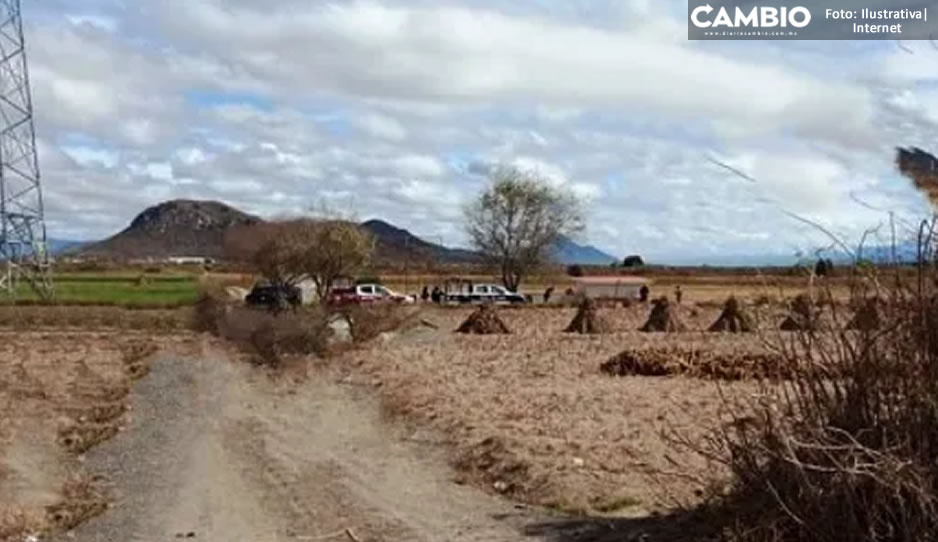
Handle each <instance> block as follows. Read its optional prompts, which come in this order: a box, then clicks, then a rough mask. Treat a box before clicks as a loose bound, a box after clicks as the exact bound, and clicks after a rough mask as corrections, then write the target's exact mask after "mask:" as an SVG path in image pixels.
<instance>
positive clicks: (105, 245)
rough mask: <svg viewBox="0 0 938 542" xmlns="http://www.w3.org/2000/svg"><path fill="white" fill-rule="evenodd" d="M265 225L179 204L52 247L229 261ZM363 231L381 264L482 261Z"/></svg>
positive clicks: (591, 252) (569, 255) (564, 247)
mask: <svg viewBox="0 0 938 542" xmlns="http://www.w3.org/2000/svg"><path fill="white" fill-rule="evenodd" d="M259 222H263V220H262V219H261V218H259V217H257V216H254V215H250V214H247V213H244V212H242V211H240V210H238V209H235V208H234V207H231V206H229V205H227V204H225V203H222V202H219V201H200V200H184V199H177V200H170V201H165V202H163V203H160V204H158V205H154V206H152V207H148V208H147V209H145V210H144V211H143V212H141V213H140V214H139V215H137V216H136V218H134V219H133V220H132V221H131V223H130V224H129V225H128V226H127V227H126V228H124V230H123V231H121V232H120V233H117V234H116V235H114V236H112V237H110V238H108V239H105V240H103V241H98V242H93V243H86V244H80V243H74V242H71V241H54V240H50V241H49V244H50V249H51V250H52V251H53V252H54V253H62V252H63V251H66V252H68V253H75V252H78V253H79V254H81V255H82V256H85V257H101V258H115V259H141V258H167V257H169V256H204V257H210V258H223V257H224V239H225V235H226V233H227V232H228V230H230V229H231V228H234V227H238V226H245V225H251V224H257V223H259ZM361 227H362V228H363V229H365V230H366V231H368V232H369V233H371V234H372V235H373V236H374V237H375V240H376V245H377V247H376V254H375V256H376V259H377V261H379V262H381V263H403V262H412V263H418V262H435V263H443V264H467V263H479V262H481V261H482V257H481V255H479V254H478V253H477V252H474V251H471V250H466V249H460V248H449V247H445V246H443V245H439V244H435V243H430V242H428V241H425V240H423V239H421V238H420V237H417V236H416V235H414V234H413V233H411V232H409V231H407V230H406V229H403V228H399V227H397V226H395V225H393V224H390V223H388V222H385V221H383V220H378V219H372V220H368V221H366V222H363V223H362V224H361ZM555 260H556V261H557V262H558V263H561V264H573V263H580V264H600V265H606V264H609V263H612V262H614V261H616V260H617V258H615V257H614V256H610V255H609V254H606V253H604V252H602V251H601V250H599V249H597V248H595V247H592V246H589V245H581V244H578V243H576V242H574V241H573V240H572V239H568V238H562V239H561V240H560V241H559V242H558V243H557V246H556V249H555Z"/></svg>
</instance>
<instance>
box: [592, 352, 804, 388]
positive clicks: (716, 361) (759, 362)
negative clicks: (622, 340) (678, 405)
mask: <svg viewBox="0 0 938 542" xmlns="http://www.w3.org/2000/svg"><path fill="white" fill-rule="evenodd" d="M600 370H601V371H602V372H604V373H606V374H609V375H612V376H669V375H684V376H689V377H693V378H705V379H713V380H756V379H773V380H775V379H790V378H792V377H793V376H794V374H795V373H796V372H797V367H795V366H792V365H789V364H786V363H785V359H784V358H783V357H781V356H778V355H775V354H772V353H769V352H743V351H733V352H721V351H716V350H708V349H686V348H681V347H674V346H671V347H657V348H647V349H642V350H636V349H629V350H625V351H623V352H620V353H619V354H616V355H615V356H613V357H612V358H610V359H609V360H607V361H606V362H604V363H603V364H602V365H600Z"/></svg>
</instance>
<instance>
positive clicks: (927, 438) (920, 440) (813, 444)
mask: <svg viewBox="0 0 938 542" xmlns="http://www.w3.org/2000/svg"><path fill="white" fill-rule="evenodd" d="M921 269H922V270H921V276H920V277H919V278H920V280H919V281H917V283H916V284H915V286H914V289H912V288H909V289H907V288H905V287H903V286H901V281H899V280H896V281H894V282H893V281H885V282H887V283H888V284H889V285H888V286H885V287H884V286H883V285H881V284H879V283H878V282H877V281H875V277H874V278H873V279H872V280H871V279H869V278H867V277H859V276H857V277H856V278H855V279H854V280H855V282H856V284H855V287H854V288H853V290H852V291H853V296H854V300H853V301H854V303H853V305H854V306H861V305H863V303H864V302H865V301H866V300H868V299H874V298H877V297H879V298H882V299H883V301H881V302H879V307H878V308H879V316H880V326H879V329H876V330H857V331H849V330H845V329H844V327H845V326H844V325H843V324H844V323H845V321H844V320H845V318H844V316H845V315H841V314H839V313H838V312H837V311H838V309H837V307H836V305H834V304H828V305H826V307H825V310H826V311H827V312H829V315H828V316H829V318H827V319H825V322H829V323H826V324H824V325H822V326H818V327H816V328H812V329H805V330H802V331H798V332H796V333H794V334H793V336H792V337H791V338H790V339H785V340H783V339H778V340H777V341H776V343H777V344H775V346H776V347H777V348H778V350H779V352H780V354H781V355H782V356H784V358H785V359H786V363H787V364H788V365H789V366H791V367H793V368H798V367H800V368H801V369H798V370H795V371H794V372H793V379H792V380H791V381H787V382H782V383H774V384H772V383H768V382H766V383H764V384H763V386H762V390H761V392H762V393H761V394H760V395H759V398H758V399H757V400H755V401H752V402H747V403H745V404H735V405H731V406H733V407H735V408H734V413H733V414H734V415H733V417H734V418H735V419H734V420H733V423H731V424H728V425H727V426H725V427H724V428H722V429H720V430H718V431H714V432H713V433H712V434H711V435H710V437H709V438H708V439H707V440H706V444H705V445H704V446H702V447H700V448H698V451H700V452H702V453H703V454H704V455H705V456H706V457H708V458H710V459H713V460H717V461H719V462H722V463H723V464H724V466H725V467H727V469H728V471H729V472H730V473H731V475H732V476H731V481H730V483H729V486H728V487H723V488H721V489H720V491H719V492H717V493H715V495H716V501H715V503H714V504H715V506H714V508H712V510H715V511H717V512H720V513H719V514H718V516H717V517H720V518H723V519H725V520H726V523H724V524H723V525H724V527H725V538H729V539H732V540H739V541H744V542H749V541H753V542H762V541H781V542H784V541H799V542H800V541H814V540H818V541H820V540H824V541H844V542H846V541H851V542H854V541H856V542H866V541H868V542H874V541H876V542H879V541H890V542H906V541H908V542H911V541H913V540H916V541H917V540H938V462H936V461H935V456H936V453H938V286H936V282H935V280H934V279H936V278H938V272H936V271H935V270H930V268H929V267H927V266H924V265H923V266H922V267H921Z"/></svg>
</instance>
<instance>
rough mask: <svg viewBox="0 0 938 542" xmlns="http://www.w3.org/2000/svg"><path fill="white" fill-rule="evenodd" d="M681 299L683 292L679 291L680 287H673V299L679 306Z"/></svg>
mask: <svg viewBox="0 0 938 542" xmlns="http://www.w3.org/2000/svg"><path fill="white" fill-rule="evenodd" d="M682 297H684V292H682V291H681V285H680V284H678V285H677V286H675V287H674V299H675V301H677V302H678V304H680V303H681V298H682Z"/></svg>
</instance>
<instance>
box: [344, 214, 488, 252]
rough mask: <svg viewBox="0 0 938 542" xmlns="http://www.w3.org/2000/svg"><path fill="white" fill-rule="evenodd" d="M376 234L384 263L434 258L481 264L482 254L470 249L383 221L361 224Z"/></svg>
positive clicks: (378, 250)
mask: <svg viewBox="0 0 938 542" xmlns="http://www.w3.org/2000/svg"><path fill="white" fill-rule="evenodd" d="M361 227H362V229H364V230H365V231H367V232H369V233H371V235H373V236H374V237H375V242H376V245H377V250H376V254H375V257H376V259H377V260H378V261H381V262H400V261H402V260H404V259H405V258H406V259H409V260H411V261H435V262H439V263H478V262H479V261H481V259H482V258H481V256H480V255H479V254H478V253H476V252H473V251H471V250H465V249H460V248H447V247H445V246H442V245H437V244H435V243H430V242H427V241H424V240H423V239H421V238H419V237H417V236H416V235H414V234H412V233H411V232H409V231H407V230H405V229H402V228H398V227H397V226H395V225H393V224H389V223H387V222H385V221H383V220H378V219H372V220H368V221H366V222H363V223H362V224H361Z"/></svg>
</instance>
